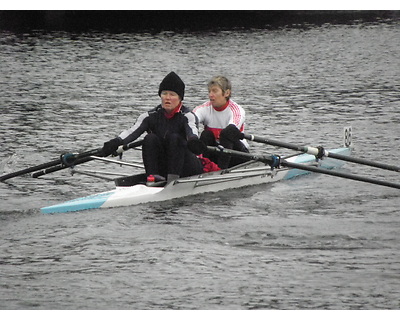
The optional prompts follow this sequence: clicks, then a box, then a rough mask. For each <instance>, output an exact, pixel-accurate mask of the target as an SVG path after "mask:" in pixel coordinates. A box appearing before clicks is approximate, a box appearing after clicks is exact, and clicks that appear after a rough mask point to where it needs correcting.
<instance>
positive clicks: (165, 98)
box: [161, 90, 181, 113]
mask: <svg viewBox="0 0 400 320" xmlns="http://www.w3.org/2000/svg"><path fill="white" fill-rule="evenodd" d="M180 103H181V98H180V97H179V95H178V94H177V93H176V92H174V91H169V90H163V91H161V106H162V107H163V109H165V111H167V113H170V112H172V111H173V110H174V109H175V108H176V107H177V106H179V104H180Z"/></svg>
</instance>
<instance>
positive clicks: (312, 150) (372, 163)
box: [244, 134, 400, 172]
mask: <svg viewBox="0 0 400 320" xmlns="http://www.w3.org/2000/svg"><path fill="white" fill-rule="evenodd" d="M244 138H245V139H247V140H250V141H255V142H261V143H265V144H269V145H272V146H276V147H282V148H287V149H292V150H296V151H300V152H304V153H308V154H311V155H314V156H316V157H321V156H324V157H329V158H335V159H339V160H343V161H348V162H353V163H358V164H364V165H367V166H371V167H376V168H380V169H386V170H390V171H396V172H400V167H398V166H394V165H389V164H385V163H380V162H375V161H370V160H366V159H360V158H355V157H351V156H346V155H342V154H338V153H332V152H328V151H326V150H325V149H323V148H321V147H320V148H315V147H307V146H298V145H295V144H291V143H287V142H281V141H276V140H272V139H268V138H263V137H257V136H254V135H252V134H245V135H244Z"/></svg>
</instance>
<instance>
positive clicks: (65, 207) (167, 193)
mask: <svg viewBox="0 0 400 320" xmlns="http://www.w3.org/2000/svg"><path fill="white" fill-rule="evenodd" d="M328 152H329V153H334V154H340V155H344V156H349V155H350V154H351V149H350V148H349V147H343V148H338V149H333V150H329V151H328ZM285 162H287V163H293V164H301V165H307V166H308V167H310V168H311V167H318V168H324V169H333V168H338V167H341V166H342V165H343V161H341V160H336V159H331V158H323V159H317V158H316V157H315V156H313V155H310V154H304V153H302V154H297V155H293V156H290V157H287V158H285ZM307 173H309V171H306V170H301V169H290V168H288V167H281V168H274V167H272V168H271V166H270V165H266V164H265V163H262V162H259V161H256V160H251V161H248V162H245V163H243V164H241V165H238V166H236V167H233V168H230V169H226V170H221V171H215V172H209V173H204V174H201V175H196V176H191V177H186V178H179V179H177V180H174V181H173V182H171V183H169V184H167V185H166V186H164V187H152V186H147V185H146V183H145V178H146V176H145V175H144V174H139V175H135V176H130V177H124V178H118V179H115V184H116V187H115V189H114V190H111V191H107V192H102V193H97V194H94V195H90V196H87V197H83V198H78V199H74V200H70V201H67V202H63V203H60V204H55V205H52V206H48V207H44V208H42V209H41V212H42V213H62V212H71V211H81V210H87V209H97V208H114V207H123V206H132V205H137V204H143V203H149V202H151V203H153V202H160V201H166V200H171V199H176V198H182V197H188V196H192V195H196V194H203V193H207V192H218V191H221V190H227V189H235V188H243V187H247V186H255V185H260V184H267V183H273V182H277V181H281V180H288V179H292V178H294V177H297V176H300V175H304V174H307Z"/></svg>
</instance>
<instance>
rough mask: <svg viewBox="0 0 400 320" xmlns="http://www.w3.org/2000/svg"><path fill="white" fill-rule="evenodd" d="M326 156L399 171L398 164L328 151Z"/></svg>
mask: <svg viewBox="0 0 400 320" xmlns="http://www.w3.org/2000/svg"><path fill="white" fill-rule="evenodd" d="M328 157H330V158H334V159H339V160H343V161H348V162H353V163H358V164H364V165H367V166H370V167H375V168H380V169H386V170H390V171H395V172H400V167H398V166H394V165H390V164H385V163H379V162H375V161H370V160H366V159H361V158H354V157H350V156H346V155H343V154H338V153H331V152H328Z"/></svg>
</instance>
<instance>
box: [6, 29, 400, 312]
mask: <svg viewBox="0 0 400 320" xmlns="http://www.w3.org/2000/svg"><path fill="white" fill-rule="evenodd" d="M399 40H400V37H399V24H398V23H396V22H394V23H393V22H392V23H381V24H358V25H357V24H356V25H351V26H346V25H341V26H335V25H324V26H322V27H315V28H312V27H310V28H309V29H308V30H300V29H282V30H276V31H271V30H269V31H267V30H265V31H264V30H252V31H234V32H233V31H230V32H228V31H226V32H218V33H211V32H210V33H196V34H189V33H188V34H184V33H183V34H182V33H180V34H177V33H169V32H165V33H160V34H157V35H150V34H107V33H90V34H89V33H88V34H72V33H47V34H44V33H39V32H38V33H36V34H35V33H33V34H20V35H15V34H12V33H1V34H0V59H1V63H0V74H1V75H2V76H1V78H0V89H1V90H0V141H1V156H0V161H1V163H0V164H1V170H2V172H10V171H15V170H19V169H22V168H26V167H29V166H33V165H36V164H39V163H43V162H47V161H49V160H52V159H54V158H57V156H58V155H59V154H60V153H61V152H63V151H83V150H88V149H92V148H96V147H100V146H101V145H102V143H103V142H104V141H105V140H107V139H109V138H111V137H113V136H114V135H116V134H118V133H119V132H121V131H122V130H123V129H125V128H126V127H127V126H130V125H131V124H132V122H133V121H134V120H135V119H136V117H137V116H138V115H139V114H140V113H141V112H143V111H144V110H147V109H149V108H151V107H153V106H155V105H156V104H158V102H159V97H158V96H157V91H158V84H159V82H160V81H161V79H162V78H163V77H164V76H165V75H166V74H167V73H168V72H170V71H171V70H174V71H175V72H177V73H178V74H179V75H180V76H181V77H182V78H183V80H184V81H185V83H186V88H187V90H186V94H185V103H186V105H187V106H189V107H194V106H196V105H198V104H200V103H201V102H202V101H204V100H206V99H207V90H206V83H207V81H208V79H209V78H210V77H211V76H213V75H216V74H220V73H222V74H225V75H226V76H228V77H229V78H230V79H231V80H232V82H233V86H234V88H233V98H234V100H235V101H236V102H238V103H239V104H241V105H242V106H244V107H245V109H246V110H247V112H248V113H247V132H249V133H253V134H257V135H260V136H267V137H271V138H274V139H277V140H282V141H286V142H292V143H296V144H300V145H306V144H311V145H315V146H316V145H324V146H325V147H336V146H339V145H341V144H342V128H343V127H344V126H349V125H351V126H352V127H353V131H354V134H353V143H354V147H355V150H354V154H353V155H354V156H357V157H365V158H368V159H371V160H375V161H380V162H384V163H391V164H396V165H399V160H398V159H399V157H400V151H399V144H400V120H399V119H400V111H399V110H400V74H399V70H400V45H399V43H400V41H399ZM251 147H252V151H253V152H254V153H270V152H274V153H279V154H281V155H287V154H290V151H288V150H283V149H275V148H272V147H268V146H264V145H260V144H254V143H253V144H252V146H251ZM124 157H125V158H124V159H125V160H127V161H129V160H131V159H139V158H140V153H139V152H138V151H130V152H127V153H126V154H125V156H124ZM82 167H84V165H82ZM86 167H94V168H96V169H107V171H111V170H116V169H118V170H124V172H126V171H129V170H131V169H126V168H122V169H120V168H119V167H114V166H109V165H106V164H97V165H94V164H93V163H90V166H89V165H87V166H86ZM343 170H345V171H346V172H352V173H356V174H360V175H366V176H370V177H372V178H375V179H382V180H387V181H393V182H399V175H398V173H391V172H388V171H383V170H379V169H373V168H369V167H365V166H360V165H354V164H347V165H346V166H345V168H344V169H343ZM112 187H113V186H112V184H111V183H110V182H103V181H98V180H93V179H92V178H88V177H82V176H75V175H74V176H70V175H69V174H68V172H60V173H54V174H52V175H48V176H46V177H44V178H41V179H33V178H30V177H29V176H24V177H17V178H14V179H11V180H9V181H8V182H7V183H1V184H0V197H1V198H0V199H1V200H0V201H1V209H0V219H1V224H0V228H1V238H0V239H1V240H0V257H1V262H0V276H1V281H0V308H1V309H398V308H399V307H400V302H399V301H400V257H399V249H400V235H399V231H398V230H399V227H400V215H399V213H400V209H399V207H400V193H399V190H396V189H390V188H386V187H380V186H374V185H370V184H365V183H361V182H355V181H348V180H343V179H340V178H334V177H327V176H320V175H313V176H308V177H304V178H300V179H296V180H292V181H289V182H282V183H277V184H274V185H272V186H259V187H254V188H248V189H246V190H236V191H229V192H222V193H219V194H213V195H204V196H200V197H196V198H195V199H186V200H177V201H170V202H168V203H162V204H153V205H141V206H134V207H127V208H116V209H105V210H93V211H87V212H80V213H70V214H59V215H43V214H40V213H39V208H40V207H43V206H46V205H49V204H54V203H57V202H60V201H64V200H67V199H72V198H75V197H79V196H83V195H88V194H92V193H95V192H99V191H105V190H108V189H111V188H112Z"/></svg>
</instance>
